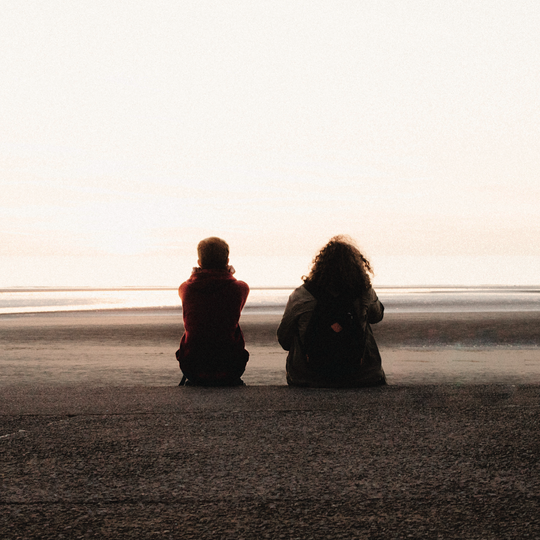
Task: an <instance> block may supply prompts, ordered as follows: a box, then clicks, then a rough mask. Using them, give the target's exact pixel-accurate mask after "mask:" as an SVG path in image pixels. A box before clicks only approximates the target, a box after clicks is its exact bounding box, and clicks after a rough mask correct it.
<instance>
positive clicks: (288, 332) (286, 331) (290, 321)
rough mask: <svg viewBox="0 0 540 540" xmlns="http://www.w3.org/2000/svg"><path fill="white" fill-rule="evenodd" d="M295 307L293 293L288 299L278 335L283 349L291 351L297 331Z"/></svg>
mask: <svg viewBox="0 0 540 540" xmlns="http://www.w3.org/2000/svg"><path fill="white" fill-rule="evenodd" d="M295 311H296V310H295V309H294V301H293V300H292V295H291V296H290V297H289V300H288V301H287V306H286V307H285V311H284V313H283V317H282V318H281V323H280V324H279V327H278V329H277V337H278V341H279V344H280V345H281V347H282V348H283V349H285V350H286V351H289V350H290V349H291V346H292V344H293V341H294V335H295V333H296V324H297V321H296V314H295Z"/></svg>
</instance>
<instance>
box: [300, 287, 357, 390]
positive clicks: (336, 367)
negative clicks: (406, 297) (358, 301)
mask: <svg viewBox="0 0 540 540" xmlns="http://www.w3.org/2000/svg"><path fill="white" fill-rule="evenodd" d="M312 294H313V293H312ZM302 345H303V352H304V354H305V356H306V362H307V366H308V368H309V369H310V370H311V371H313V372H315V373H317V374H319V375H321V376H323V377H325V378H327V379H333V380H337V379H343V378H347V377H348V376H351V375H353V374H354V373H355V372H358V370H359V368H360V365H361V364H362V357H363V356H364V349H365V346H366V335H365V332H364V330H363V328H362V326H361V324H360V320H359V317H358V314H357V311H356V309H355V307H354V299H352V298H350V297H344V296H338V297H335V298H317V304H316V306H315V309H314V310H313V313H312V315H311V319H310V321H309V323H308V327H307V329H306V333H305V336H304V341H303V344H302Z"/></svg>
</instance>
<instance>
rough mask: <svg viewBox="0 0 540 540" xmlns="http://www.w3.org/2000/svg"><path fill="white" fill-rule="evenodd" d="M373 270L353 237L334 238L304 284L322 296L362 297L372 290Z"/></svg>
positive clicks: (318, 255)
mask: <svg viewBox="0 0 540 540" xmlns="http://www.w3.org/2000/svg"><path fill="white" fill-rule="evenodd" d="M370 274H371V275H373V270H372V268H371V265H370V264H369V261H368V260H367V259H366V257H365V256H364V255H363V254H362V253H361V252H360V250H359V249H358V248H357V247H356V245H355V243H354V241H353V240H352V238H349V237H348V236H344V235H339V236H334V237H333V238H331V239H330V241H329V242H328V243H327V244H326V245H325V246H324V247H323V248H322V249H321V250H320V251H319V253H317V255H315V258H314V259H313V266H312V267H311V271H310V273H309V275H308V276H303V278H302V279H303V280H304V284H305V285H306V288H308V290H310V291H318V293H319V294H323V295H324V294H332V295H341V294H347V295H352V296H353V297H357V296H362V295H363V294H364V293H365V292H366V291H367V290H368V289H369V288H370V287H371V278H370Z"/></svg>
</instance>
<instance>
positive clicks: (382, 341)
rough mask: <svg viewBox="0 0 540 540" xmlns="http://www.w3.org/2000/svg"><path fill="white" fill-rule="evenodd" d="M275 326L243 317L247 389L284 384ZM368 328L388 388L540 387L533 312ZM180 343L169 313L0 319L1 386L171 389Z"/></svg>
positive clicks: (406, 320)
mask: <svg viewBox="0 0 540 540" xmlns="http://www.w3.org/2000/svg"><path fill="white" fill-rule="evenodd" d="M280 318H281V316H280V314H265V313H253V312H250V313H245V314H244V315H243V316H242V319H241V326H242V329H243V332H244V336H245V339H246V347H247V349H248V350H249V352H250V361H249V363H248V367H247V369H246V372H245V374H244V377H243V378H244V380H245V382H246V383H247V384H251V385H274V384H278V385H282V384H286V381H285V362H286V355H287V353H286V351H283V350H282V349H281V347H280V346H279V344H278V343H277V340H276V329H277V326H278V324H279V321H280ZM373 330H374V333H375V336H376V339H377V342H378V343H379V346H380V348H381V354H382V357H383V367H384V369H385V371H386V373H387V376H388V381H389V383H390V384H409V383H410V384H416V383H420V384H426V383H429V384H435V383H447V382H451V383H467V382H474V383H483V382H486V383H487V382H502V383H504V382H509V383H516V382H523V383H527V382H538V383H540V347H539V344H540V312H503V313H493V312H489V313H463V314H460V313H424V314H413V313H403V314H396V313H389V314H387V315H386V316H385V319H384V320H383V321H382V322H381V323H379V324H377V325H374V326H373ZM181 335H182V318H181V314H180V313H178V312H174V311H172V312H171V311H159V310H158V311H153V310H152V311H148V310H147V311H144V310H137V311H135V312H133V311H127V312H126V311H124V312H106V311H101V312H90V313H88V312H77V313H53V314H28V315H17V316H14V315H4V316H0V347H1V348H2V359H1V360H0V365H1V367H2V369H1V372H0V386H13V385H35V384H80V383H84V384H88V385H97V386H107V385H120V386H126V385H128V386H129V385H141V384H142V385H149V386H163V385H175V384H177V383H178V381H179V379H180V372H179V369H178V364H177V362H176V360H175V358H174V352H175V350H176V349H177V348H178V344H179V341H180V337H181Z"/></svg>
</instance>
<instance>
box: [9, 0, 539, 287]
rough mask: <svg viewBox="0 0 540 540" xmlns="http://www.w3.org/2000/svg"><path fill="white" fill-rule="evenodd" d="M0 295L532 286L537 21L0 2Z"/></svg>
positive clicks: (406, 5) (444, 9)
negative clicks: (14, 289) (329, 248)
mask: <svg viewBox="0 0 540 540" xmlns="http://www.w3.org/2000/svg"><path fill="white" fill-rule="evenodd" d="M0 9H1V13H2V17H1V18H0V102H1V103H2V113H1V114H0V187H1V190H0V194H1V195H0V250H1V251H0V257H1V258H0V282H1V283H0V285H1V286H4V287H5V286H57V285H74V286H80V285H88V286H107V285H110V286H120V285H177V284H178V283H180V282H181V281H183V280H184V279H186V278H187V277H188V275H189V272H190V270H191V267H192V266H194V265H195V264H196V245H197V243H198V241H199V240H201V239H202V238H205V237H208V236H220V237H222V238H224V239H225V240H227V241H228V243H229V245H230V247H231V262H232V264H233V265H234V266H235V267H236V270H237V277H239V278H241V279H245V280H246V281H248V282H249V283H250V284H251V285H254V286H272V285H274V286H282V285H284V286H290V285H295V284H298V283H299V282H300V277H301V276H302V275H303V274H306V273H307V272H308V270H309V264H310V261H311V259H312V257H313V256H314V255H315V253H316V251H317V250H318V249H319V248H320V247H322V245H324V243H325V242H326V241H327V240H328V239H329V238H330V237H332V236H334V235H335V234H348V235H350V236H351V237H352V238H354V239H355V240H356V241H357V242H358V244H359V246H360V247H361V249H362V250H363V251H364V252H365V253H366V255H367V256H368V258H370V260H371V261H372V263H373V266H374V268H375V272H376V276H375V283H379V284H384V285H411V284H454V285H455V284H464V285H475V284H507V285H513V284H515V285H519V284H535V285H538V284H540V212H539V211H538V209H539V203H540V178H539V175H540V106H539V97H540V5H539V4H538V3H537V2H536V1H534V0H529V1H524V0H512V1H507V0H489V1H475V0H467V1H458V0H456V1H452V2H448V1H447V0H445V1H439V0H425V1H419V0H407V1H403V0H399V1H397V0H396V1H385V0H382V1H379V0H377V1H361V0H354V1H352V0H351V1H340V0H329V1H324V0H309V1H295V0H286V1H280V0H272V1H262V0H246V1H223V0H218V1H206V0H194V1H192V0H187V1H179V0H174V1H173V0H152V1H142V0H126V1H122V0H118V1H115V0H107V1H100V0H93V1H92V2H83V1H73V0H65V1H63V0H48V1H47V2H38V1H24V2H12V1H8V0H0Z"/></svg>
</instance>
